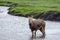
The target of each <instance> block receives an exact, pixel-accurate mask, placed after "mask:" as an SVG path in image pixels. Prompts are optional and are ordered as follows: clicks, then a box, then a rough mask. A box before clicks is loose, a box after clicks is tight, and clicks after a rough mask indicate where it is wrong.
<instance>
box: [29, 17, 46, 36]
mask: <svg viewBox="0 0 60 40" xmlns="http://www.w3.org/2000/svg"><path fill="white" fill-rule="evenodd" d="M29 26H30V29H31V32H32V37H33V36H34V35H35V37H36V31H37V30H40V31H41V32H42V34H43V36H45V22H44V20H42V19H36V20H33V17H32V16H29ZM34 31H35V33H34Z"/></svg>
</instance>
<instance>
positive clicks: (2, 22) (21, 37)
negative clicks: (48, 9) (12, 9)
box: [0, 6, 60, 40]
mask: <svg viewBox="0 0 60 40" xmlns="http://www.w3.org/2000/svg"><path fill="white" fill-rule="evenodd" d="M8 8H9V7H3V6H0V40H60V22H53V21H45V22H46V37H45V38H40V36H41V35H42V33H41V32H40V31H37V37H36V39H35V38H31V31H30V29H29V25H28V18H25V17H18V16H12V15H9V14H7V12H8V10H7V9H8Z"/></svg>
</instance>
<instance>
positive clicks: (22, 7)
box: [0, 0, 60, 21]
mask: <svg viewBox="0 0 60 40" xmlns="http://www.w3.org/2000/svg"><path fill="white" fill-rule="evenodd" d="M0 5H1V6H9V7H10V9H9V12H8V14H11V15H15V16H24V17H27V16H28V15H33V16H34V18H41V19H44V20H51V21H60V1H59V0H57V1H52V0H50V1H47V0H46V1H42V0H40V1H39V0H38V1H31V0H29V1H27V0H26V1H24V0H23V1H21V0H20V1H18V0H15V1H12V0H10V1H4V0H3V1H0Z"/></svg>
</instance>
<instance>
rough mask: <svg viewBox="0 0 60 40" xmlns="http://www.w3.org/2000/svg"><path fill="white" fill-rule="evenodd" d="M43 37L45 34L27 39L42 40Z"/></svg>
mask: <svg viewBox="0 0 60 40" xmlns="http://www.w3.org/2000/svg"><path fill="white" fill-rule="evenodd" d="M44 39H45V36H43V35H41V36H39V37H34V38H32V37H31V38H30V39H29V40H44Z"/></svg>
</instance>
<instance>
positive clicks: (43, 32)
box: [40, 27, 45, 37]
mask: <svg viewBox="0 0 60 40" xmlns="http://www.w3.org/2000/svg"><path fill="white" fill-rule="evenodd" d="M40 31H41V32H42V34H43V36H44V37H45V27H41V28H40Z"/></svg>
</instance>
